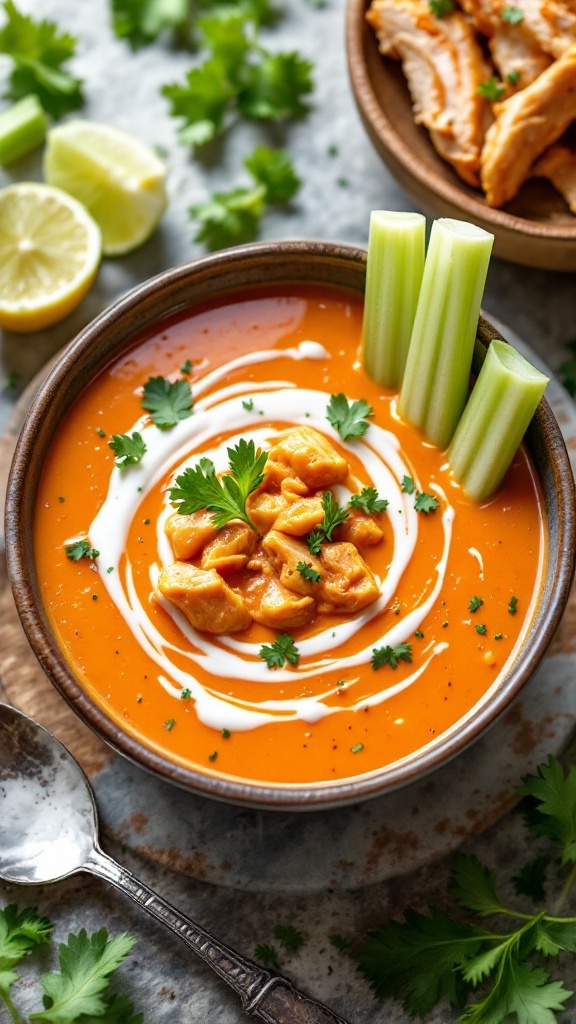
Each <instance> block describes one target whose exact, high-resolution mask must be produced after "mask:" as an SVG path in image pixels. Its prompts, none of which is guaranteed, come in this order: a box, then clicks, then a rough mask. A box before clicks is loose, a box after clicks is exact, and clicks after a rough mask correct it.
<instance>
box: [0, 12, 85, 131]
mask: <svg viewBox="0 0 576 1024" xmlns="http://www.w3.org/2000/svg"><path fill="white" fill-rule="evenodd" d="M4 13H5V14H6V19H7V20H6V22H5V24H4V25H3V26H2V28H1V29H0V53H5V54H6V55H7V56H8V57H10V58H11V59H12V61H13V62H14V67H13V70H12V73H11V75H10V84H9V89H8V93H7V96H8V98H9V99H12V100H19V99H22V98H23V97H24V96H29V95H30V94H31V93H33V94H34V95H35V96H37V97H38V99H39V100H40V103H41V104H42V106H43V107H44V110H46V111H47V113H48V114H51V115H52V117H53V118H55V119H56V120H57V119H58V118H60V117H62V115H63V114H67V113H69V112H70V111H71V110H76V109H77V108H78V107H81V106H82V104H83V102H84V99H83V96H82V88H81V87H82V83H81V81H80V79H78V78H74V77H73V75H71V74H69V72H67V71H64V70H63V69H62V64H64V62H65V61H67V60H68V59H69V58H70V57H72V56H73V55H74V51H75V49H76V40H75V39H74V37H73V36H71V35H68V33H67V32H63V33H59V31H58V26H57V25H56V23H55V22H53V21H34V19H33V18H32V17H30V15H27V14H21V13H20V11H18V9H17V8H16V6H15V4H14V2H13V0H4Z"/></svg>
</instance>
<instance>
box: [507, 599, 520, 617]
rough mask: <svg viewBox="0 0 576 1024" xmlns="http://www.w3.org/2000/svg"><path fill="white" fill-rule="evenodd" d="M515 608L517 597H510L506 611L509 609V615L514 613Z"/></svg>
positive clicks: (516, 606)
mask: <svg viewBox="0 0 576 1024" xmlns="http://www.w3.org/2000/svg"><path fill="white" fill-rule="evenodd" d="M517 610H518V598H517V597H511V598H510V601H509V602H508V611H509V613H510V615H516V612H517Z"/></svg>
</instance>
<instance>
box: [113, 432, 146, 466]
mask: <svg viewBox="0 0 576 1024" xmlns="http://www.w3.org/2000/svg"><path fill="white" fill-rule="evenodd" d="M108 447H109V448H111V449H112V451H113V452H114V456H115V459H114V461H115V462H116V465H117V466H119V467H120V469H124V467H125V466H135V465H136V463H138V462H140V460H141V459H142V458H143V456H144V455H145V454H146V444H145V442H144V440H143V438H142V435H141V434H139V433H138V431H137V430H135V431H134V433H133V434H113V435H112V440H111V441H108Z"/></svg>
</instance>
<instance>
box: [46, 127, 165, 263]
mask: <svg viewBox="0 0 576 1024" xmlns="http://www.w3.org/2000/svg"><path fill="white" fill-rule="evenodd" d="M44 176H45V178H46V181H47V182H48V183H49V184H50V185H56V186H57V187H58V188H63V189H65V191H66V192H69V193H70V194H71V195H73V196H75V198H76V199H78V200H79V201H80V202H81V203H83V204H84V206H85V207H86V208H87V209H88V210H89V211H90V213H91V214H92V216H93V217H94V220H95V221H96V222H97V223H98V224H99V226H100V230H101V231H102V251H103V253H104V255H105V256H121V255H123V254H124V253H127V252H130V251H131V250H132V249H135V248H136V247H137V246H138V245H141V244H142V243H143V242H145V241H146V239H147V238H148V237H149V236H150V235H151V234H152V232H153V231H154V228H155V227H156V226H157V224H158V222H159V220H160V218H161V216H162V214H163V212H164V208H165V206H166V187H165V179H166V167H165V165H164V163H163V162H162V161H161V160H160V159H159V158H158V157H157V156H156V154H155V153H154V152H153V151H152V150H151V149H150V148H149V147H148V146H146V145H145V144H144V143H143V142H141V141H140V140H139V139H135V138H134V137H133V136H132V135H129V134H128V133H127V132H124V131H121V130H120V129H119V128H112V127H111V126H110V125H106V124H100V123H98V122H96V121H68V122H67V123H66V124H63V125H60V126H59V127H57V128H52V129H51V131H49V132H48V136H47V144H46V150H45V154H44Z"/></svg>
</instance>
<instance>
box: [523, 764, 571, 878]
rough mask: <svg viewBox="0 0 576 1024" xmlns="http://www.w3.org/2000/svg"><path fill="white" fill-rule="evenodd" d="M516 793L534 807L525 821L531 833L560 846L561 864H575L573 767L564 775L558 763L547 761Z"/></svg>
mask: <svg viewBox="0 0 576 1024" xmlns="http://www.w3.org/2000/svg"><path fill="white" fill-rule="evenodd" d="M518 792H519V793H520V795H521V796H528V797H531V798H532V799H533V801H534V803H535V810H533V811H531V812H529V814H528V817H527V820H528V822H529V824H530V827H531V828H532V830H533V831H534V832H535V833H536V834H537V835H539V836H549V837H550V838H551V839H554V840H555V841H556V842H557V843H559V844H560V847H561V850H562V862H563V863H567V862H576V765H571V766H570V768H569V769H568V772H567V773H566V775H565V774H564V771H563V769H562V765H561V764H560V762H559V761H558V760H557V759H556V758H555V757H549V758H548V761H547V762H546V764H543V765H540V766H539V768H538V774H537V775H526V776H525V777H524V778H523V780H522V785H521V786H520V787H519V789H518Z"/></svg>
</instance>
